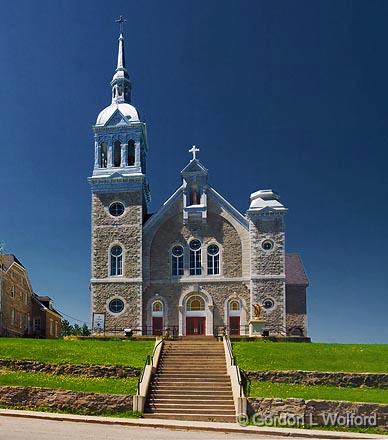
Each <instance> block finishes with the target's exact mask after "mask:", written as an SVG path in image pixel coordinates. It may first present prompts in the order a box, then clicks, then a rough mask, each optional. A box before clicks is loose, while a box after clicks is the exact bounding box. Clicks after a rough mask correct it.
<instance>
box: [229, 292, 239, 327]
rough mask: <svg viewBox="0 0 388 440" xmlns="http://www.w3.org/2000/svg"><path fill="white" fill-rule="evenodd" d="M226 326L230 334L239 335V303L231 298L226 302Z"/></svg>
mask: <svg viewBox="0 0 388 440" xmlns="http://www.w3.org/2000/svg"><path fill="white" fill-rule="evenodd" d="M228 312H229V313H228V315H229V317H228V318H229V319H228V326H229V334H230V335H239V334H240V328H241V303H240V301H238V300H237V299H232V300H231V301H229V304H228Z"/></svg>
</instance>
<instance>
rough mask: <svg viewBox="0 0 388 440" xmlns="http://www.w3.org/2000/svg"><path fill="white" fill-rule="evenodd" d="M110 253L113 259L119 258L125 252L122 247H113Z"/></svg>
mask: <svg viewBox="0 0 388 440" xmlns="http://www.w3.org/2000/svg"><path fill="white" fill-rule="evenodd" d="M110 253H111V255H112V256H113V257H119V256H120V255H121V254H122V253H123V250H122V249H121V246H113V247H112V249H111V250H110Z"/></svg>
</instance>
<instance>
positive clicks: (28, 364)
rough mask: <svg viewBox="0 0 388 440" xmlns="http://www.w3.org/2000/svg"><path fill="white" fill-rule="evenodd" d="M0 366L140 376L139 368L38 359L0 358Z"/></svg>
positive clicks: (70, 372) (62, 372)
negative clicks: (61, 362) (55, 362)
mask: <svg viewBox="0 0 388 440" xmlns="http://www.w3.org/2000/svg"><path fill="white" fill-rule="evenodd" d="M1 367H4V368H10V369H11V370H18V371H25V372H27V373H48V374H64V375H67V376H86V377H119V378H125V377H134V376H140V368H134V367H125V366H117V365H73V364H45V363H42V362H38V361H27V360H14V359H0V368H1Z"/></svg>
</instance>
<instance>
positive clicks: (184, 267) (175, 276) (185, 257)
mask: <svg viewBox="0 0 388 440" xmlns="http://www.w3.org/2000/svg"><path fill="white" fill-rule="evenodd" d="M176 246H180V247H181V248H182V249H183V254H182V258H183V274H182V275H173V273H172V268H173V266H172V259H173V257H174V255H173V254H172V250H173V249H174V247H176ZM185 248H186V246H185V245H183V244H182V243H179V242H176V243H174V244H173V245H172V246H170V250H169V257H170V259H169V265H170V277H171V278H172V279H179V278H182V277H184V276H185V275H186V274H185V271H186V264H185V263H186V262H187V255H186V249H185ZM175 258H178V257H175Z"/></svg>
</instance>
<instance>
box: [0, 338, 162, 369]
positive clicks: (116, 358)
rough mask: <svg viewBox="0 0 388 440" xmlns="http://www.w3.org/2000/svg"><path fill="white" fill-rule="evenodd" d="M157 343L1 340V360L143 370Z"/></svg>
mask: <svg viewBox="0 0 388 440" xmlns="http://www.w3.org/2000/svg"><path fill="white" fill-rule="evenodd" d="M153 346H154V341H130V340H113V341H98V340H89V339H88V340H62V339H25V338H0V359H18V360H21V359H24V360H33V361H39V362H43V363H51V364H67V363H68V364H89V365H122V366H130V367H136V368H142V367H143V365H144V360H145V358H146V356H147V355H148V354H151V353H152V349H153Z"/></svg>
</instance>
